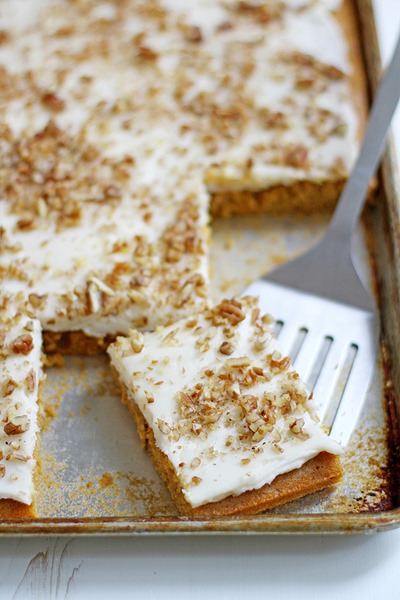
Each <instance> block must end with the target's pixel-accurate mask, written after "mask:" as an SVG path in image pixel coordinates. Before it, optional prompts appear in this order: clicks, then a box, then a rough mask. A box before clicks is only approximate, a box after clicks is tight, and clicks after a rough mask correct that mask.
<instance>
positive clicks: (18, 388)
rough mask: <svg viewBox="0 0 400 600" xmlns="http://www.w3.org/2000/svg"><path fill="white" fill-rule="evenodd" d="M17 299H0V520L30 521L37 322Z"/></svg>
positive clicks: (37, 368)
mask: <svg viewBox="0 0 400 600" xmlns="http://www.w3.org/2000/svg"><path fill="white" fill-rule="evenodd" d="M18 301H21V298H20V297H18V296H17V297H16V298H13V300H12V301H11V299H10V298H9V297H7V296H5V295H1V296H0V356H1V359H0V517H1V518H17V517H29V516H34V509H33V507H32V503H33V501H34V471H35V467H36V459H35V455H36V453H37V434H38V431H39V424H38V412H39V409H38V393H39V387H40V382H41V380H42V370H41V345H42V336H41V328H40V323H39V321H38V320H37V319H34V318H32V314H31V313H30V312H29V311H28V310H27V309H26V307H25V306H24V304H23V303H22V302H20V303H19V302H18Z"/></svg>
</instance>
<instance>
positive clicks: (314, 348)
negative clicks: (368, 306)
mask: <svg viewBox="0 0 400 600" xmlns="http://www.w3.org/2000/svg"><path fill="white" fill-rule="evenodd" d="M244 295H252V296H258V297H259V299H260V308H261V311H262V312H265V313H271V314H272V315H273V317H274V319H275V323H276V325H277V327H276V335H277V338H278V343H279V346H280V350H281V352H282V353H283V354H285V355H289V356H290V357H291V358H292V361H293V364H294V367H295V369H296V370H297V371H298V373H299V375H300V376H301V378H302V379H303V380H304V381H305V382H306V384H307V386H308V388H309V389H310V390H311V391H313V393H314V400H315V405H316V410H317V413H318V416H319V418H320V419H321V422H322V423H323V424H324V425H325V426H327V427H328V428H329V429H330V435H332V437H333V438H334V439H335V440H337V441H338V442H340V443H342V444H343V445H346V444H347V442H348V440H349V438H350V436H351V434H352V432H353V430H354V428H355V427H356V424H357V421H358V419H359V416H360V413H361V410H362V407H363V404H364V400H365V396H366V394H367V391H368V388H369V385H370V382H371V378H372V374H373V371H374V368H375V363H376V349H377V340H378V320H377V317H376V315H375V314H374V313H373V312H372V311H371V312H369V311H366V310H361V309H359V308H355V307H353V306H349V305H347V304H342V303H339V302H333V301H331V300H328V299H326V298H321V297H319V296H315V295H312V294H308V293H305V292H299V291H297V290H293V289H291V288H287V287H284V286H281V285H278V284H275V283H271V282H269V281H265V280H261V281H256V282H254V283H252V284H251V285H250V286H249V287H248V288H247V289H246V290H245V292H244Z"/></svg>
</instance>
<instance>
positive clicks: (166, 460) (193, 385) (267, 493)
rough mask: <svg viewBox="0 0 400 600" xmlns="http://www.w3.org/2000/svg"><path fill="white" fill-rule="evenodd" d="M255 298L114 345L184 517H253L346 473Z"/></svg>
mask: <svg viewBox="0 0 400 600" xmlns="http://www.w3.org/2000/svg"><path fill="white" fill-rule="evenodd" d="M268 321H269V319H268V317H261V316H260V311H259V308H258V306H257V300H256V299H254V298H250V297H246V298H241V299H231V300H224V301H222V302H221V303H220V304H219V305H217V306H216V307H214V308H212V309H209V310H206V311H205V312H203V313H202V314H201V315H198V316H194V317H190V318H187V319H183V320H181V321H178V322H176V323H174V324H172V325H169V326H167V327H159V328H158V329H157V330H156V331H155V332H152V333H145V334H142V333H139V332H138V331H130V333H129V336H128V337H125V338H122V337H119V338H117V340H116V342H115V343H114V344H112V345H111V346H110V347H109V349H108V352H109V355H110V357H111V363H112V366H113V369H114V373H115V376H116V378H117V380H118V381H119V383H120V385H121V388H122V393H123V399H124V401H125V402H126V403H127V404H128V406H129V408H130V410H131V412H132V413H133V414H134V416H135V418H136V421H137V424H138V431H139V435H140V437H141V441H142V443H143V445H144V446H145V447H146V448H147V450H148V452H149V454H150V455H151V457H152V459H153V461H154V464H155V466H156V468H157V470H158V472H159V474H160V476H161V477H162V479H163V480H164V481H165V483H166V485H167V487H168V489H169V491H170V493H171V495H172V497H173V499H174V501H175V504H176V506H177V508H178V510H179V512H181V513H183V514H189V515H193V516H195V515H202V516H209V515H214V516H218V515H230V514H251V513H257V512H260V511H262V510H264V509H267V508H272V507H274V506H277V505H279V504H282V503H284V502H287V501H289V500H293V499H296V498H299V497H301V496H304V495H306V494H309V493H311V492H314V491H317V490H320V489H322V488H325V487H327V486H329V485H331V484H333V483H335V482H337V481H338V480H340V478H341V475H342V470H341V466H340V462H339V459H338V457H337V455H338V454H340V452H341V448H340V446H339V445H338V444H337V443H336V442H334V441H333V440H332V439H330V438H329V437H328V436H327V435H326V433H325V432H324V430H323V429H322V427H321V426H320V424H319V423H318V418H317V416H316V414H315V411H314V409H313V404H312V399H311V397H310V394H309V392H308V391H307V389H306V387H305V385H304V383H303V382H302V381H301V380H300V379H299V376H298V375H297V373H296V372H295V371H293V369H292V367H291V364H290V359H289V358H288V357H284V356H281V354H280V353H279V350H278V349H277V344H276V341H275V339H274V338H273V335H272V332H271V329H270V327H269V325H268Z"/></svg>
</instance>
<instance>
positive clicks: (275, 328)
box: [273, 319, 284, 338]
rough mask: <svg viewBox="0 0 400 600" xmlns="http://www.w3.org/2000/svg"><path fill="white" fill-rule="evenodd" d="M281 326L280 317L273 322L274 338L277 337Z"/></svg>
mask: <svg viewBox="0 0 400 600" xmlns="http://www.w3.org/2000/svg"><path fill="white" fill-rule="evenodd" d="M283 326H284V322H283V321H281V320H280V319H279V320H277V321H275V322H274V326H273V330H274V336H275V337H276V338H278V337H279V334H280V332H281V330H282V327H283Z"/></svg>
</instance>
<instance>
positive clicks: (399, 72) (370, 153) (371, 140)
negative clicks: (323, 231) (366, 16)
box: [327, 37, 400, 243]
mask: <svg viewBox="0 0 400 600" xmlns="http://www.w3.org/2000/svg"><path fill="white" fill-rule="evenodd" d="M399 97H400V37H399V39H398V41H397V45H396V48H395V51H394V54H393V58H392V60H391V63H390V65H389V66H388V68H387V69H386V72H385V74H384V76H383V78H382V80H381V83H380V85H379V88H378V91H377V92H376V95H375V100H374V102H373V105H372V108H371V112H370V116H369V119H368V125H367V129H366V132H365V136H364V140H363V142H362V145H361V148H360V152H359V156H358V159H357V162H356V164H355V167H354V169H353V172H352V174H351V176H350V178H349V179H348V181H347V183H346V185H345V187H344V189H343V192H342V194H341V196H340V199H339V202H338V204H337V207H336V210H335V213H334V215H333V217H332V220H331V223H330V226H329V228H328V232H327V237H331V238H332V237H340V238H342V240H343V242H348V243H350V238H351V234H352V231H353V229H354V227H355V225H356V222H357V219H358V217H359V215H360V212H361V209H362V207H363V204H364V201H365V198H366V195H367V192H368V187H369V184H370V181H371V179H372V177H373V175H374V174H375V172H376V170H377V168H378V164H379V161H380V159H381V157H382V154H383V151H384V149H385V145H386V144H385V142H386V137H387V132H388V129H389V126H390V123H391V120H392V117H393V113H394V111H395V109H396V106H397V104H398V101H399Z"/></svg>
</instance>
